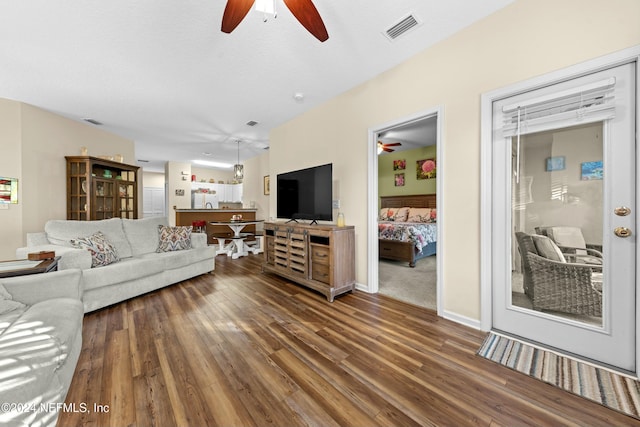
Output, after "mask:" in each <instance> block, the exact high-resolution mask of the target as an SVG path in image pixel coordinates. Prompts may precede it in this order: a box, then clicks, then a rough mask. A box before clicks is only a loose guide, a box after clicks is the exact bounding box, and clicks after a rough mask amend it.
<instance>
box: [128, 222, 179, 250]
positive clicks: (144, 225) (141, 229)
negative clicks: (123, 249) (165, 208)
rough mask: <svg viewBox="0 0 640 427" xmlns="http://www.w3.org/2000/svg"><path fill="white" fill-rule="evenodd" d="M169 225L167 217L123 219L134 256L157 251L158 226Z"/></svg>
mask: <svg viewBox="0 0 640 427" xmlns="http://www.w3.org/2000/svg"><path fill="white" fill-rule="evenodd" d="M159 225H165V226H166V225H169V223H168V222H167V218H166V217H163V216H162V217H151V218H141V219H123V220H122V227H123V229H124V234H125V235H126V236H127V240H128V241H129V245H130V246H131V253H132V254H133V256H138V255H142V254H147V253H150V252H155V251H156V249H158V226H159Z"/></svg>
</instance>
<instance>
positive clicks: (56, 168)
mask: <svg viewBox="0 0 640 427" xmlns="http://www.w3.org/2000/svg"><path fill="white" fill-rule="evenodd" d="M0 120H1V121H2V123H3V126H2V130H0V133H1V134H2V135H3V139H2V148H3V156H2V160H1V161H0V165H4V164H8V165H9V164H10V165H13V166H12V167H11V172H12V173H17V174H18V176H16V178H18V179H19V180H20V182H19V193H20V200H19V205H18V206H16V207H15V208H14V207H11V208H10V210H9V211H8V215H10V216H13V215H17V216H18V217H19V218H12V219H11V220H9V217H7V216H5V215H7V211H3V210H0V235H2V236H3V239H2V243H1V244H0V259H11V258H14V257H15V250H16V248H17V247H20V246H23V245H24V244H25V243H26V242H25V236H26V233H28V232H35V231H42V229H43V227H44V224H45V222H46V221H47V220H48V219H64V218H66V178H65V176H66V162H65V159H64V156H66V155H79V154H80V147H82V146H85V147H87V148H88V151H89V154H90V155H103V154H105V155H115V154H122V155H123V156H124V158H125V162H133V161H135V148H134V144H133V142H132V141H130V140H127V139H124V138H121V137H118V136H115V135H113V134H110V133H108V132H105V131H104V130H102V129H99V128H97V127H95V126H93V125H89V124H84V123H80V122H76V121H73V120H70V119H67V118H64V117H61V116H59V115H56V114H53V113H50V112H48V111H45V110H42V109H40V108H37V107H34V106H31V105H28V104H23V103H19V102H14V101H9V100H4V99H1V100H0ZM16 120H17V121H16ZM5 122H8V123H5ZM5 124H7V127H6V128H5V126H4V125H5ZM6 133H9V135H8V138H7V139H4V135H5V134H6ZM7 150H8V151H7ZM5 153H8V155H7V156H5ZM5 170H7V169H5ZM13 171H15V172H13ZM2 174H4V171H0V175H2ZM5 219H6V221H5Z"/></svg>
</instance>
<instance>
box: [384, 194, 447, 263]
mask: <svg viewBox="0 0 640 427" xmlns="http://www.w3.org/2000/svg"><path fill="white" fill-rule="evenodd" d="M380 208H381V210H380V213H379V216H378V256H379V257H380V258H381V259H390V260H395V261H404V262H408V263H409V266H410V267H415V266H416V261H417V260H419V259H420V258H424V257H426V256H432V255H435V254H436V240H437V239H436V237H437V235H436V195H435V194H418V195H404V196H383V197H380ZM405 212H406V213H407V215H406V216H403V215H404V214H405ZM409 212H410V213H411V214H412V215H411V216H410V215H409Z"/></svg>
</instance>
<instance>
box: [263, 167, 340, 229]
mask: <svg viewBox="0 0 640 427" xmlns="http://www.w3.org/2000/svg"><path fill="white" fill-rule="evenodd" d="M332 172H333V164H331V163H329V164H326V165H320V166H314V167H311V168H307V169H300V170H296V171H292V172H286V173H281V174H278V179H277V191H278V193H277V194H278V195H277V208H276V213H277V215H278V218H288V219H292V220H296V219H308V220H312V221H318V220H322V221H331V220H333V210H332V194H331V189H332V179H333V177H332Z"/></svg>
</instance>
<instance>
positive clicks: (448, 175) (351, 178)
mask: <svg viewBox="0 0 640 427" xmlns="http://www.w3.org/2000/svg"><path fill="white" fill-rule="evenodd" d="M638 16H640V2H639V1H637V0H611V1H607V2H604V1H601V0H588V1H587V0H560V1H558V0H518V1H516V2H515V3H513V4H512V5H511V6H509V7H507V8H505V9H503V10H501V11H499V12H497V13H495V14H493V15H491V16H489V17H487V18H486V19H484V20H482V21H480V22H479V23H477V24H475V25H472V26H470V27H468V28H466V29H465V30H463V31H461V32H459V33H457V34H455V35H454V36H452V37H450V38H449V39H447V40H445V41H443V42H441V43H439V44H438V45H436V46H434V47H432V48H430V49H427V50H425V51H424V52H422V53H421V54H418V55H416V56H415V57H413V58H411V59H410V60H408V61H406V62H405V63H404V64H402V65H400V66H398V67H395V68H393V69H392V70H390V71H388V72H386V73H384V74H381V75H380V76H378V77H376V78H374V79H372V80H370V81H368V82H366V83H365V84H363V85H360V86H358V87H356V88H354V89H352V90H350V91H348V92H346V93H344V94H343V95H341V96H338V97H336V98H334V99H331V100H330V101H328V102H326V103H325V104H323V105H321V106H319V107H317V108H315V109H314V110H312V111H309V112H307V113H306V114H303V115H301V116H299V117H297V118H296V119H294V120H292V121H290V122H288V123H285V124H284V125H282V126H280V127H278V128H276V129H274V130H273V131H272V132H271V138H270V147H271V148H270V151H271V164H270V173H271V175H272V176H274V175H275V174H276V173H280V172H284V171H287V170H292V169H299V168H301V167H306V166H313V165H318V164H323V163H329V162H333V165H334V170H333V172H334V181H335V182H334V184H336V185H334V188H335V187H337V189H338V195H337V197H339V198H340V199H341V201H342V206H343V207H342V209H341V210H343V211H344V212H345V217H346V221H347V223H348V224H351V225H354V226H355V228H356V239H357V241H356V280H357V281H358V282H359V283H361V284H364V285H367V284H368V283H367V282H368V278H367V245H369V244H376V242H368V241H367V233H366V230H367V191H368V185H367V171H368V160H367V157H368V152H369V148H368V147H367V144H368V129H371V128H375V127H377V126H380V125H383V124H386V123H389V122H391V121H394V120H399V119H402V118H405V117H408V116H411V115H414V114H416V113H417V112H421V111H425V110H428V109H433V108H435V107H437V106H442V107H443V111H444V114H443V117H442V119H443V120H442V138H443V144H442V147H443V153H438V158H439V165H438V173H439V177H440V178H441V179H443V184H444V194H443V199H444V203H443V206H441V207H439V208H440V215H444V216H445V217H446V222H445V223H444V224H445V225H444V232H443V235H442V236H441V239H443V241H444V246H443V248H444V252H443V253H441V254H439V256H441V257H442V261H443V270H444V271H441V272H440V274H442V275H443V283H444V295H443V305H444V307H443V309H444V310H445V312H448V313H453V314H455V315H456V316H459V317H465V318H468V319H472V320H474V319H475V320H478V319H479V318H480V247H479V244H480V184H479V183H480V97H481V95H482V93H484V92H487V91H490V90H493V89H497V88H500V87H503V86H506V85H509V84H511V83H515V82H518V81H522V80H525V79H527V78H530V77H533V76H537V75H540V74H544V73H547V72H550V71H554V70H557V69H560V68H564V67H567V66H570V65H573V64H576V63H579V62H582V61H586V60H589V59H593V58H595V57H598V56H602V55H605V54H608V53H611V52H615V51H618V50H621V49H624V48H627V47H631V46H634V45H638V44H640V25H638ZM398 42H401V41H398ZM327 135H331V137H327ZM443 154H444V155H443ZM443 161H444V163H443ZM334 198H336V194H334ZM270 206H271V214H272V215H273V214H274V210H275V192H274V191H273V190H272V196H271V205H270ZM461 264H463V265H464V268H461Z"/></svg>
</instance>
